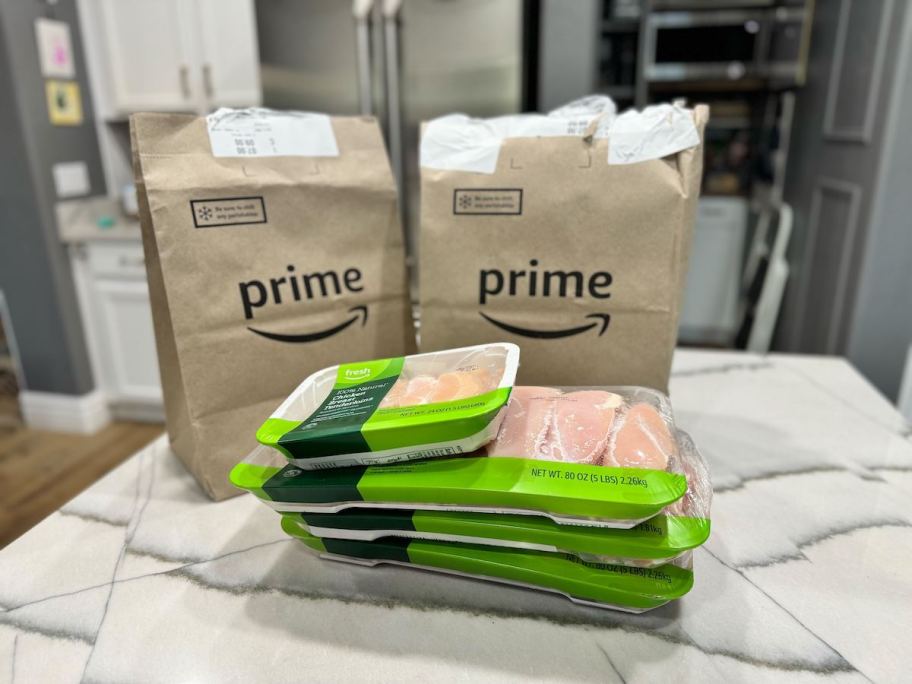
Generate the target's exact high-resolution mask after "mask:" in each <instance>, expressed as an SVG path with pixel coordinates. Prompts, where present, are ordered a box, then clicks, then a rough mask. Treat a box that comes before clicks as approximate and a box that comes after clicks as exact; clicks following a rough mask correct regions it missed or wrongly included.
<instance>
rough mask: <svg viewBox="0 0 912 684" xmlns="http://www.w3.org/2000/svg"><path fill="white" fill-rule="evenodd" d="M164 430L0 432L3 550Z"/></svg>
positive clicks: (143, 426)
mask: <svg viewBox="0 0 912 684" xmlns="http://www.w3.org/2000/svg"><path fill="white" fill-rule="evenodd" d="M163 431H164V426H162V425H158V424H149V423H128V422H116V423H112V424H111V425H109V426H108V427H106V428H104V429H103V430H101V431H99V432H97V433H95V434H94V435H73V434H66V433H61V432H42V431H38V430H29V429H27V428H15V429H0V548H3V547H4V546H6V545H7V544H9V543H10V542H11V541H13V540H14V539H15V538H16V537H18V536H20V535H21V534H23V533H25V532H26V531H27V530H28V529H29V528H30V527H32V526H33V525H35V524H37V523H38V522H40V521H41V520H43V519H44V518H46V517H47V516H48V515H50V514H51V513H53V512H54V511H55V510H57V509H58V508H60V507H61V506H62V505H63V504H65V503H66V502H67V501H69V500H70V499H72V498H73V497H74V496H76V495H77V494H79V492H81V491H82V490H83V489H85V488H86V487H88V486H89V485H90V484H92V483H93V482H95V481H96V480H98V479H99V478H101V476H102V475H104V474H105V473H107V472H108V471H109V470H111V469H112V468H114V467H115V466H117V465H118V464H120V463H121V462H122V461H123V460H124V459H126V458H127V457H128V456H130V455H132V454H134V453H136V452H137V451H138V450H139V449H140V448H141V447H143V446H145V445H146V444H148V443H149V442H151V441H152V440H153V439H155V438H156V437H158V436H159V435H160V434H162V432H163Z"/></svg>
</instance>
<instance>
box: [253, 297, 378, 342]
mask: <svg viewBox="0 0 912 684" xmlns="http://www.w3.org/2000/svg"><path fill="white" fill-rule="evenodd" d="M348 312H349V313H351V314H354V315H353V316H351V318H349V319H348V320H346V321H343V322H342V323H339V325H335V326H333V327H332V328H327V329H326V330H318V331H317V332H312V333H298V334H292V335H286V334H283V333H274V332H269V331H267V330H257V329H256V328H251V327H250V326H247V330H249V331H250V332H252V333H256V334H257V335H260V336H262V337H265V338H267V339H270V340H275V341H276V342H317V341H318V340H325V339H326V338H327V337H332V336H333V335H335V334H337V333H340V332H342V331H343V330H345V329H346V328H348V327H349V326H350V325H352V324H353V323H354V322H355V321H357V320H358V319H359V318H360V319H361V327H364V326H365V325H367V307H366V306H353V307H352V308H350V309H349V310H348Z"/></svg>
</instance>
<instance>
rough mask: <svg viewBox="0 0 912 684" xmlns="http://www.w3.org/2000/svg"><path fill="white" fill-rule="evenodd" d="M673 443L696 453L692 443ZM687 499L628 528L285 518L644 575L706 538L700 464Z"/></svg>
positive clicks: (308, 527)
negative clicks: (543, 555)
mask: <svg viewBox="0 0 912 684" xmlns="http://www.w3.org/2000/svg"><path fill="white" fill-rule="evenodd" d="M678 439H679V441H681V442H686V443H687V444H688V448H693V447H692V443H691V442H690V437H689V436H687V435H686V434H684V433H680V432H679V433H678ZM693 466H694V471H693V473H692V476H691V477H688V488H687V493H686V494H685V495H684V497H683V498H681V499H679V500H678V501H676V502H675V503H673V504H672V505H671V506H669V507H668V508H667V511H666V512H665V513H660V514H659V515H657V516H655V517H653V518H650V519H649V520H646V521H644V522H641V523H639V524H638V525H636V526H635V527H632V528H630V529H626V530H625V529H615V528H609V527H582V526H579V525H575V526H571V525H559V524H557V523H556V522H554V521H553V520H550V519H548V518H544V517H542V516H534V515H511V514H499V515H498V514H493V513H469V512H462V511H441V510H408V509H391V508H350V509H347V510H344V511H339V512H338V513H286V514H284V515H285V516H286V517H288V518H289V519H291V520H293V521H294V522H295V523H297V524H298V525H299V526H300V527H302V528H303V529H304V530H305V531H307V532H309V533H310V534H312V535H314V536H316V537H321V538H324V539H351V540H356V541H376V540H378V539H382V538H385V537H403V538H408V539H428V540H432V541H448V542H459V543H468V544H483V545H487V546H504V547H511V548H517V549H531V550H534V551H546V552H552V553H567V554H571V555H574V556H577V557H579V558H581V559H583V560H587V561H592V562H596V563H613V564H617V565H630V566H634V567H641V568H649V567H657V566H659V565H663V564H665V563H669V562H671V561H673V560H675V559H676V558H680V557H681V556H683V555H685V554H687V553H689V552H690V551H691V550H692V549H695V548H696V547H698V546H701V545H702V544H703V543H705V542H706V540H707V539H708V538H709V533H710V526H711V523H710V504H711V501H712V487H711V483H710V480H709V474H708V472H707V470H706V466H705V464H704V463H703V461H702V459H694V460H693Z"/></svg>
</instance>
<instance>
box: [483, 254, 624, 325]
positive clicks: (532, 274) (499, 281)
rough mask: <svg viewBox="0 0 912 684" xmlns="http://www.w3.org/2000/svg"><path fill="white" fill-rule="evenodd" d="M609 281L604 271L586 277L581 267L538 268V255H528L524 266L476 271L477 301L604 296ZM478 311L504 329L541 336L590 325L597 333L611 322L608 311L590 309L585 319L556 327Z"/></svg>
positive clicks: (488, 320)
mask: <svg viewBox="0 0 912 684" xmlns="http://www.w3.org/2000/svg"><path fill="white" fill-rule="evenodd" d="M612 282H613V278H612V276H611V274H610V273H609V272H608V271H595V272H593V273H592V274H590V275H589V276H588V277H587V276H585V275H584V274H583V273H582V272H581V271H563V270H553V271H549V270H542V271H539V270H538V259H532V260H530V261H529V268H528V269H524V270H509V271H507V272H506V273H504V272H503V271H501V270H499V269H496V268H492V269H482V270H481V271H479V279H478V304H479V305H480V306H485V305H486V304H488V302H489V301H490V300H491V299H493V298H496V297H503V296H506V297H516V296H521V297H532V298H536V297H561V298H565V297H572V298H575V299H580V298H582V297H584V296H586V295H588V296H589V297H592V298H593V299H608V298H609V297H611V293H610V292H609V291H608V289H609V288H610V287H611V283H612ZM478 314H479V315H480V316H481V317H482V318H483V319H485V320H486V321H487V322H488V323H490V324H492V325H494V326H497V327H498V328H500V329H501V330H504V331H505V332H508V333H511V334H513V335H519V336H521V337H531V338H535V339H545V340H548V339H551V340H553V339H559V338H562V337H571V336H573V335H580V334H582V333H584V332H588V331H589V330H593V329H598V335H599V337H601V336H602V335H604V334H605V331H606V330H607V329H608V324H609V323H610V322H611V314H608V313H590V314H586V315H585V316H583V318H584V319H592V321H591V322H589V323H584V324H582V325H578V326H573V327H570V328H562V329H558V330H536V329H533V328H523V327H520V326H517V325H513V324H510V323H507V322H505V321H501V320H498V319H497V318H494V317H493V316H491V315H490V314H487V313H485V312H484V311H479V312H478Z"/></svg>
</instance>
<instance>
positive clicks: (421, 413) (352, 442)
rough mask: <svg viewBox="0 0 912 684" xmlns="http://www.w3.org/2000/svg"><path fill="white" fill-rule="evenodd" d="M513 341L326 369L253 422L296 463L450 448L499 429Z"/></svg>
mask: <svg viewBox="0 0 912 684" xmlns="http://www.w3.org/2000/svg"><path fill="white" fill-rule="evenodd" d="M518 359H519V348H518V347H517V346H516V345H513V344H508V343H494V344H483V345H477V346H474V347H464V348H461V349H450V350H446V351H440V352H433V353H429V354H415V355H412V356H404V357H397V358H392V359H378V360H374V361H364V362H358V363H348V364H342V365H338V366H331V367H329V368H324V369H323V370H321V371H318V372H317V373H314V374H313V375H311V376H310V377H308V378H307V379H306V380H304V382H302V383H301V384H300V385H299V386H298V387H297V388H296V389H295V390H294V391H293V392H292V393H291V395H289V397H288V398H287V399H286V400H285V401H284V402H283V403H282V404H281V406H279V408H278V409H276V411H275V412H274V413H273V414H272V415H271V416H270V417H269V418H268V419H267V420H266V421H265V422H264V423H263V425H262V426H261V427H260V428H259V430H257V440H258V441H259V442H260V443H261V444H263V445H265V446H269V447H271V448H274V449H276V450H277V451H279V452H280V453H282V454H283V455H284V456H285V457H286V458H287V459H288V460H289V461H291V462H292V463H294V464H295V465H297V466H298V467H300V468H305V469H320V468H334V467H345V466H353V465H372V464H382V463H394V462H400V461H408V460H417V459H422V458H431V457H436V456H453V455H457V454H461V453H465V452H468V451H473V450H475V449H477V448H479V447H481V446H483V445H485V444H487V443H488V442H489V441H491V440H492V439H493V438H494V436H495V435H496V434H497V430H498V429H499V426H500V421H501V418H502V414H503V408H504V405H505V404H506V402H507V399H508V397H509V395H510V389H511V388H512V386H513V380H514V378H515V376H516V368H517V365H518Z"/></svg>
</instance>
